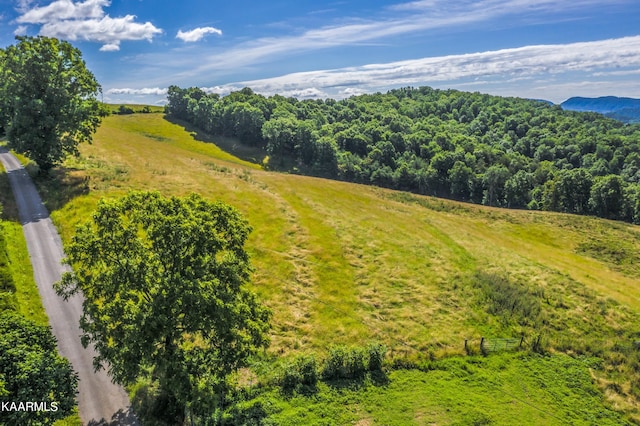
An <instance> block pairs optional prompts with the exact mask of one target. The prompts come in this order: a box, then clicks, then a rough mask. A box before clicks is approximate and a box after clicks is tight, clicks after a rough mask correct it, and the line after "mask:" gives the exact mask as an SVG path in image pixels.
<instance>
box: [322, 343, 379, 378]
mask: <svg viewBox="0 0 640 426" xmlns="http://www.w3.org/2000/svg"><path fill="white" fill-rule="evenodd" d="M367 364H368V363H367ZM367 364H365V350H364V349H362V348H351V349H348V348H345V347H344V346H335V347H333V348H331V349H330V350H329V357H328V358H327V360H326V361H325V364H324V368H323V369H322V378H323V379H324V380H336V379H361V378H363V377H364V376H365V374H366V372H367V367H366V366H367Z"/></svg>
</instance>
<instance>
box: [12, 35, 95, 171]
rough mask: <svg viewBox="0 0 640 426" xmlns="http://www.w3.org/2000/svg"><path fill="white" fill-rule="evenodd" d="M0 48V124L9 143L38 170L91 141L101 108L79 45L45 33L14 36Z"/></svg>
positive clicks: (93, 82) (91, 75)
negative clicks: (36, 166)
mask: <svg viewBox="0 0 640 426" xmlns="http://www.w3.org/2000/svg"><path fill="white" fill-rule="evenodd" d="M17 40H18V42H17V44H15V45H12V46H9V47H7V48H6V49H4V50H3V51H0V121H1V123H0V125H1V126H2V127H4V128H5V129H6V133H7V137H8V139H9V143H10V144H11V147H12V148H14V149H15V150H17V151H19V152H22V153H25V154H26V155H27V156H29V157H30V158H31V159H32V160H34V161H35V162H36V163H38V165H39V166H40V168H41V169H42V170H43V171H46V170H48V169H50V168H51V167H53V166H54V165H55V164H57V163H59V162H60V161H61V160H62V159H64V157H65V156H66V155H68V154H77V153H78V148H77V147H78V144H79V143H81V142H91V138H92V134H93V133H94V132H95V131H96V129H97V127H98V125H99V124H100V118H101V116H102V115H103V114H104V113H103V111H104V109H103V108H102V107H101V104H100V103H99V102H98V101H97V99H96V96H97V95H98V93H99V92H100V85H99V84H98V82H97V81H96V79H95V77H94V75H93V74H92V73H91V72H90V71H89V70H88V69H87V67H86V65H85V62H84V61H83V60H82V54H81V52H80V50H78V49H77V48H74V47H73V46H72V45H71V44H69V43H68V42H65V41H60V40H57V39H55V38H48V37H17Z"/></svg>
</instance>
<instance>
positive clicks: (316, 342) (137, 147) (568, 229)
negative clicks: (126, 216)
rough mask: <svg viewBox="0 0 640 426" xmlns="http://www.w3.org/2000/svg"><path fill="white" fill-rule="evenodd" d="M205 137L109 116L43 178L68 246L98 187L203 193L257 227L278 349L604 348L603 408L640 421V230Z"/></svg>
mask: <svg viewBox="0 0 640 426" xmlns="http://www.w3.org/2000/svg"><path fill="white" fill-rule="evenodd" d="M195 137H197V136H196V135H194V134H193V132H192V133H189V132H188V131H185V128H184V127H182V126H181V125H179V124H176V123H170V122H168V121H166V120H164V119H163V117H162V115H161V114H133V115H113V116H110V117H107V118H105V120H104V121H103V124H102V126H101V128H100V129H99V130H98V133H97V134H96V135H95V138H94V143H93V144H92V145H85V146H82V147H80V150H81V156H80V158H78V159H70V160H68V161H67V162H66V163H65V164H64V168H63V169H62V170H64V171H65V172H64V173H60V174H59V175H56V174H54V175H53V176H54V179H53V180H51V181H43V180H39V181H38V185H39V186H40V188H41V192H42V193H43V194H44V198H45V202H46V203H47V205H48V206H51V207H50V208H51V210H52V218H53V220H54V221H55V223H56V225H57V226H58V229H59V230H60V231H61V235H62V238H63V241H69V239H70V238H71V236H72V234H73V230H74V228H75V226H76V225H77V224H79V223H80V222H82V221H84V220H86V219H87V218H88V217H89V215H90V214H91V212H92V211H93V209H94V208H95V205H96V203H97V201H98V200H99V199H100V198H101V197H116V196H119V195H122V194H124V193H126V192H127V191H128V190H131V189H136V190H158V191H160V192H161V193H163V194H166V195H169V194H171V195H185V194H187V193H189V192H198V193H200V194H202V195H204V196H206V197H209V198H212V199H219V200H221V201H224V202H227V203H229V204H231V205H233V206H235V207H237V208H238V209H239V210H240V211H241V212H242V213H243V214H244V215H245V217H246V218H247V219H248V220H249V222H250V224H251V225H252V226H253V228H254V231H253V233H252V234H251V236H250V238H249V241H248V247H247V248H248V251H249V252H250V254H251V255H252V262H253V265H254V267H255V272H254V276H253V280H252V284H251V285H252V288H253V289H254V290H255V291H256V292H257V293H258V294H259V295H260V297H261V299H262V300H264V302H265V303H266V304H267V305H268V306H269V307H270V308H271V309H272V310H273V312H274V318H273V330H272V335H271V338H272V345H271V348H270V350H269V352H270V353H271V354H277V355H280V356H284V357H290V356H294V355H295V354H299V353H309V352H313V353H318V354H323V353H326V351H327V348H328V347H330V346H331V345H332V344H352V343H357V342H362V341H367V340H370V339H376V340H378V341H381V342H382V343H384V344H386V345H387V346H388V347H389V348H390V353H389V356H390V358H391V359H405V360H413V361H415V362H425V361H429V360H438V359H444V358H447V357H451V356H464V355H465V354H466V352H465V349H464V342H465V340H468V341H469V342H479V341H480V339H481V338H482V337H487V338H491V337H511V338H517V337H520V336H522V335H524V336H525V338H526V339H527V341H528V342H531V341H533V340H534V339H535V338H537V337H538V336H540V337H541V341H542V342H543V344H544V349H545V350H546V351H548V352H549V353H551V354H557V355H553V356H563V355H560V354H561V353H567V354H571V355H572V356H575V357H579V356H596V357H599V358H601V359H602V360H603V364H602V366H601V367H597V368H596V367H590V368H591V374H592V377H593V381H594V382H595V383H597V384H598V386H599V387H600V389H602V391H603V392H604V394H605V395H606V398H607V401H608V402H607V404H616V407H617V409H619V410H620V411H622V412H625V413H627V414H628V415H630V416H635V418H636V419H639V418H640V417H638V416H639V413H640V411H639V408H638V397H640V380H639V379H636V374H637V373H636V372H635V371H636V370H635V369H636V368H637V371H638V372H640V367H639V366H640V361H638V360H637V358H638V356H637V355H636V352H637V351H636V350H635V349H634V344H635V343H634V342H635V341H636V340H639V339H640V334H638V332H637V330H640V315H639V312H640V276H638V274H637V273H636V272H634V271H637V269H636V268H635V267H634V266H635V259H636V258H637V253H638V252H640V238H639V237H638V235H640V228H639V227H637V226H633V225H629V224H623V223H618V222H612V221H606V220H602V219H596V218H590V217H580V216H571V215H564V214H559V213H546V212H531V211H515V210H513V211H511V210H501V209H496V208H489V207H483V206H473V205H468V204H464V203H458V202H454V201H448V200H438V199H434V198H431V197H421V196H417V195H413V194H405V193H401V192H394V191H389V190H384V189H379V188H374V187H369V186H363V185H355V184H349V183H344V182H338V181H331V180H325V179H318V178H311V177H305V176H296V175H288V174H282V173H271V172H268V171H264V170H262V169H261V167H260V166H259V165H257V164H253V163H250V162H247V161H244V160H241V159H239V158H237V157H235V156H233V155H231V154H230V153H228V152H225V151H223V150H222V149H220V148H219V147H217V146H216V145H214V144H213V143H211V142H217V141H218V139H217V138H212V139H211V141H209V142H207V143H203V142H200V141H198V140H196V139H195ZM224 144H227V145H228V144H232V141H230V140H226V141H224V142H223V143H222V145H224ZM64 179H72V181H71V182H80V183H81V184H79V185H78V186H79V187H80V188H82V190H73V189H69V188H73V183H71V184H70V183H69V182H67V183H65V182H64ZM594 241H595V242H596V243H598V244H599V246H597V247H596V248H589V247H590V246H589V244H591V243H592V242H594ZM618 241H623V243H621V245H620V247H622V249H620V250H618V249H615V250H614V249H610V247H613V246H614V244H615V243H616V242H618ZM616 250H618V251H616ZM505 294H506V295H508V297H506V298H505V297H504V295H505ZM474 344H476V343H474ZM492 356H493V355H492ZM553 356H552V358H553ZM496 357H497V358H500V357H501V355H497V356H496ZM413 361H412V362H413ZM636 361H638V362H636ZM490 367H491V364H487V368H490ZM491 368H493V367H491ZM585 368H586V367H585ZM585 371H586V370H585ZM398 374H400V373H398ZM558 374H560V373H558ZM398 377H400V376H398ZM638 377H640V376H638ZM443 383H444V382H443ZM532 395H533V396H532V398H534V397H535V398H538V397H537V396H535V394H532ZM536 401H538V403H537V404H538V405H544V404H546V402H542V401H540V400H539V399H536ZM474 404H475V403H474ZM496 407H497V406H496ZM501 407H502V408H501V409H500V410H504V411H506V410H507V408H505V407H506V406H504V405H503V406H501ZM599 407H600V408H602V407H606V404H604V405H603V404H602V403H601V404H600V405H599ZM385 408H387V409H388V408H389V404H387V405H386V406H385ZM476 408H477V406H476ZM474 409H475V408H474ZM494 409H496V410H498V408H495V407H494ZM602 409H603V410H605V408H602ZM412 410H414V414H416V413H418V412H419V411H420V410H422V409H421V408H420V409H419V408H415V409H414V408H412ZM415 410H417V411H415ZM425 410H427V411H428V409H426V408H425ZM434 410H437V408H434ZM489 414H490V413H489ZM492 418H493V417H492ZM496 421H498V420H496ZM417 422H418V423H422V421H420V420H417ZM425 422H426V423H428V421H425ZM443 422H445V423H447V422H449V420H447V421H443ZM451 422H453V423H455V422H462V423H464V422H465V420H464V419H462V420H461V419H458V420H456V419H454V420H451ZM383 423H384V422H383ZM363 424H366V423H363Z"/></svg>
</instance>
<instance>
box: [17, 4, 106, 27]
mask: <svg viewBox="0 0 640 426" xmlns="http://www.w3.org/2000/svg"><path fill="white" fill-rule="evenodd" d="M110 5H111V1H110V0H86V1H85V2H84V3H73V2H72V1H71V0H57V1H54V2H53V3H50V4H49V5H47V6H42V7H35V8H33V9H30V10H27V11H26V12H24V13H23V14H22V16H19V17H18V19H16V21H17V22H19V23H23V24H45V23H48V22H51V21H63V20H66V19H88V18H102V17H103V16H104V15H105V13H104V10H102V8H103V7H107V6H110Z"/></svg>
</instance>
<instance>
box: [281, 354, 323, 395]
mask: <svg viewBox="0 0 640 426" xmlns="http://www.w3.org/2000/svg"><path fill="white" fill-rule="evenodd" d="M317 384H318V363H317V362H316V359H315V357H314V356H313V355H302V356H300V357H298V358H297V359H296V360H294V361H293V362H290V363H288V364H286V365H285V366H284V371H283V374H282V378H281V380H280V385H281V386H282V390H283V391H285V392H293V391H295V390H298V389H299V387H300V386H302V387H304V388H305V389H304V390H311V391H313V390H315V388H316V385H317Z"/></svg>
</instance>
